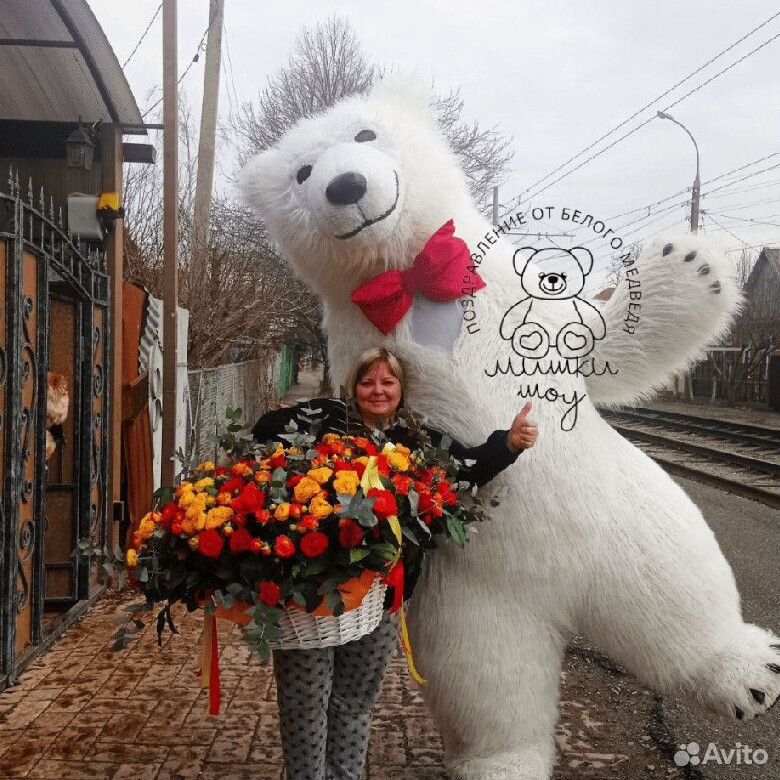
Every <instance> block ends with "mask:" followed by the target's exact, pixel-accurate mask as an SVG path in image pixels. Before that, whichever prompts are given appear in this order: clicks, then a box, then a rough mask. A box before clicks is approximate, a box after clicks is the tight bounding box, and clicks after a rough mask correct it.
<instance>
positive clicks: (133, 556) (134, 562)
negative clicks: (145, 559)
mask: <svg viewBox="0 0 780 780" xmlns="http://www.w3.org/2000/svg"><path fill="white" fill-rule="evenodd" d="M125 562H126V563H127V565H128V567H129V568H131V569H134V568H135V567H136V566H138V553H137V552H136V551H135V550H133V549H132V548H130V549H129V550H128V551H127V552H126V553H125Z"/></svg>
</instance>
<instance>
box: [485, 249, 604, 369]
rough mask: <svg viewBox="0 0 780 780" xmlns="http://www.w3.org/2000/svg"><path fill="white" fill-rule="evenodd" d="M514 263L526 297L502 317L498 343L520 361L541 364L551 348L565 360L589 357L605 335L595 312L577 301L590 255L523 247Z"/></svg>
mask: <svg viewBox="0 0 780 780" xmlns="http://www.w3.org/2000/svg"><path fill="white" fill-rule="evenodd" d="M512 261H513V263H514V268H515V273H516V274H518V275H519V276H520V283H521V285H522V287H523V290H524V291H525V292H526V293H527V295H526V297H525V298H522V299H521V300H519V301H518V302H517V303H515V304H514V305H513V306H511V307H510V308H509V309H508V310H507V312H506V314H504V317H503V319H502V320H501V328H500V331H501V338H503V339H506V340H507V341H511V342H512V349H513V350H514V351H515V352H516V353H517V354H518V355H520V357H523V358H531V359H536V360H538V359H540V358H543V357H545V356H546V355H547V353H548V352H549V351H550V347H554V348H555V349H556V350H557V352H558V354H559V355H560V356H561V357H562V358H564V359H578V358H582V357H584V356H585V355H587V354H588V353H589V352H590V351H591V350H592V349H593V347H594V345H595V342H596V341H597V340H599V339H603V338H604V334H605V333H606V324H605V322H604V318H603V317H602V316H601V313H600V312H599V310H598V309H597V308H596V307H595V306H593V305H591V304H590V303H588V302H587V301H585V300H583V299H582V298H580V297H579V294H580V293H581V292H582V289H583V288H584V286H585V277H586V276H587V275H588V274H589V273H590V271H591V268H592V267H593V255H592V254H591V252H590V250H588V249H586V248H585V247H582V246H576V247H573V248H572V249H560V248H557V247H550V248H547V249H534V247H523V248H522V249H518V250H517V251H516V252H515V254H514V257H513V258H512Z"/></svg>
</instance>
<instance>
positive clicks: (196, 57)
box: [141, 27, 209, 119]
mask: <svg viewBox="0 0 780 780" xmlns="http://www.w3.org/2000/svg"><path fill="white" fill-rule="evenodd" d="M208 33H209V27H206V29H205V30H204V32H203V35H202V36H201V39H200V43H199V44H198V48H197V49H195V55H194V56H193V58H192V59H191V60H190V64H189V65H187V67H186V68H185V69H184V70H183V71H182V74H181V76H179V80H178V81H177V82H176V83H177V84H181V82H182V80H183V79H184V77H185V76H186V75H187V74H188V73H189V72H190V69H191V68H192V66H193V65H194V64H195V63H196V62H197V61H198V60H199V59H200V52H201V51H202V50H203V47H204V45H205V43H206V36H207V35H208ZM162 101H163V99H162V98H160V99H159V100H158V101H157V102H156V103H153V104H152V105H151V106H149V108H147V109H146V111H144V112H143V114H141V119H145V118H146V115H147V114H149V113H150V112H151V111H154V109H155V108H157V106H159V105H160V103H162Z"/></svg>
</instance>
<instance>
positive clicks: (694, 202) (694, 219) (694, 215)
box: [656, 111, 701, 233]
mask: <svg viewBox="0 0 780 780" xmlns="http://www.w3.org/2000/svg"><path fill="white" fill-rule="evenodd" d="M656 116H657V117H658V118H659V119H668V120H669V121H670V122H674V123H675V124H676V125H679V126H680V127H682V129H683V130H685V132H686V133H688V137H689V138H690V139H691V141H693V147H694V149H696V178H695V179H694V180H693V191H692V192H691V233H695V232H696V231H697V230H698V229H699V193H700V187H701V183H700V181H699V147H698V146H697V144H696V139H695V138H694V137H693V136H692V135H691V131H690V130H689V129H688V128H687V127H686V126H685V125H684V124H683V123H682V122H678V121H677V120H676V119H675V118H674V117H673V116H672V115H671V114H667V113H666V112H665V111H658V112H656Z"/></svg>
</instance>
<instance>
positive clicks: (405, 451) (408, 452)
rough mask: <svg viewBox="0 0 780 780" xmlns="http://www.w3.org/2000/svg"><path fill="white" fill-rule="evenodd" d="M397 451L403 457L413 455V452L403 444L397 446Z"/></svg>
mask: <svg viewBox="0 0 780 780" xmlns="http://www.w3.org/2000/svg"><path fill="white" fill-rule="evenodd" d="M395 451H396V452H400V453H401V454H402V455H411V454H412V451H411V450H410V449H409V448H408V447H404V445H403V444H396V445H395Z"/></svg>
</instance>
